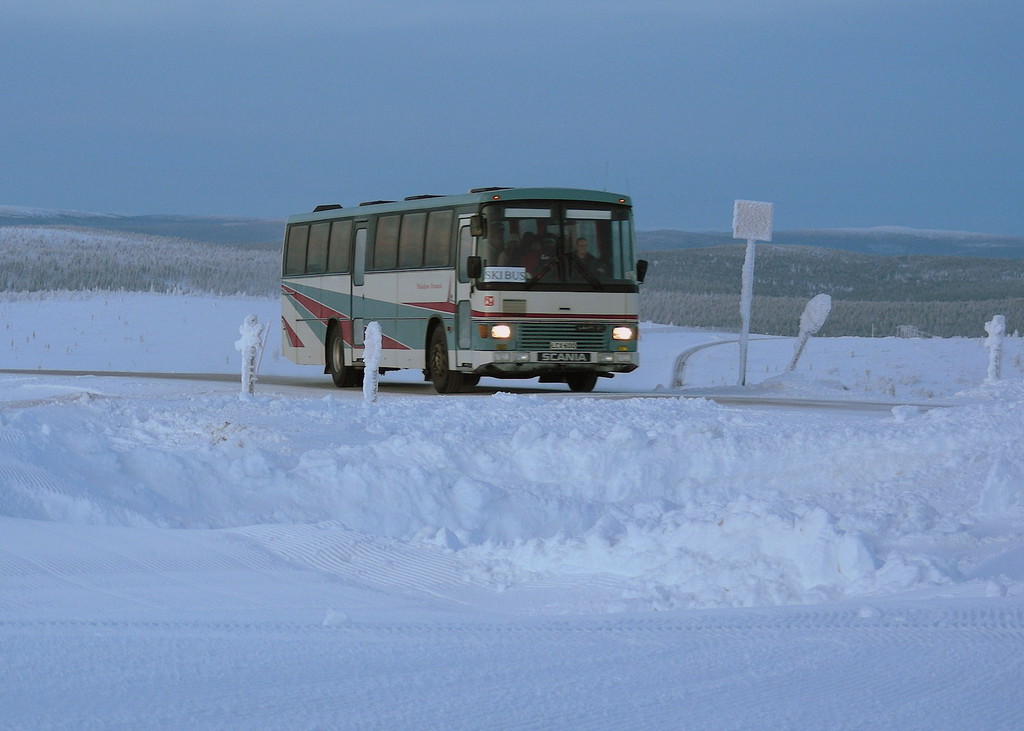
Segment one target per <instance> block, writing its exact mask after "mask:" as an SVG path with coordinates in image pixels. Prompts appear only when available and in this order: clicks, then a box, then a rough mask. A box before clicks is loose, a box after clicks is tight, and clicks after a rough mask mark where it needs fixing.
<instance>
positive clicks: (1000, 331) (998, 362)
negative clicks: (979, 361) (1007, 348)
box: [985, 315, 1006, 383]
mask: <svg viewBox="0 0 1024 731" xmlns="http://www.w3.org/2000/svg"><path fill="white" fill-rule="evenodd" d="M985 332H987V333H988V337H987V338H985V347H986V348H988V381H989V382H990V383H993V382H995V381H998V380H999V379H1000V378H1002V375H1003V338H1004V337H1005V336H1006V316H1005V315H993V316H992V319H991V320H989V321H988V322H986V323H985Z"/></svg>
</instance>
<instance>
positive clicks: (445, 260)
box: [423, 210, 454, 267]
mask: <svg viewBox="0 0 1024 731" xmlns="http://www.w3.org/2000/svg"><path fill="white" fill-rule="evenodd" d="M453 218H454V214H453V213H452V211H450V210H448V211H431V212H430V218H429V219H428V220H427V249H426V256H425V258H424V260H423V266H427V267H446V266H451V263H452V262H451V256H452V253H451V252H452V219H453Z"/></svg>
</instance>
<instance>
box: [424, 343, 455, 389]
mask: <svg viewBox="0 0 1024 731" xmlns="http://www.w3.org/2000/svg"><path fill="white" fill-rule="evenodd" d="M427 370H428V372H429V373H430V380H431V381H432V382H433V384H434V388H435V389H436V390H437V392H438V393H458V392H459V391H460V390H461V389H462V373H460V372H459V371H453V370H451V368H450V367H449V365H448V343H447V341H446V340H445V337H444V328H443V327H441V326H438V327H436V328H434V331H433V332H432V333H431V334H430V347H429V348H427Z"/></svg>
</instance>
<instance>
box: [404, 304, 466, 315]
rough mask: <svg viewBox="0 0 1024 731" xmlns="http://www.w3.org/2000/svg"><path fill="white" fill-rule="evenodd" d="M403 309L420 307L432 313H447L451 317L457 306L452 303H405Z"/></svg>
mask: <svg viewBox="0 0 1024 731" xmlns="http://www.w3.org/2000/svg"><path fill="white" fill-rule="evenodd" d="M402 306H403V307H419V308H420V309H422V310H430V311H431V312H446V313H448V314H449V315H452V314H455V305H453V304H452V303H451V302H403V303H402Z"/></svg>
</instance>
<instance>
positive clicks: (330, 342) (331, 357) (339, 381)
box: [327, 326, 363, 388]
mask: <svg viewBox="0 0 1024 731" xmlns="http://www.w3.org/2000/svg"><path fill="white" fill-rule="evenodd" d="M327 372H328V373H330V374H331V380H333V381H334V385H335V386H337V387H338V388H347V387H349V386H358V385H360V384H362V382H363V370H362V369H361V368H353V367H352V366H346V365H345V341H344V339H343V338H342V337H341V328H339V327H337V326H333V327H331V329H330V332H328V333H327Z"/></svg>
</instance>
